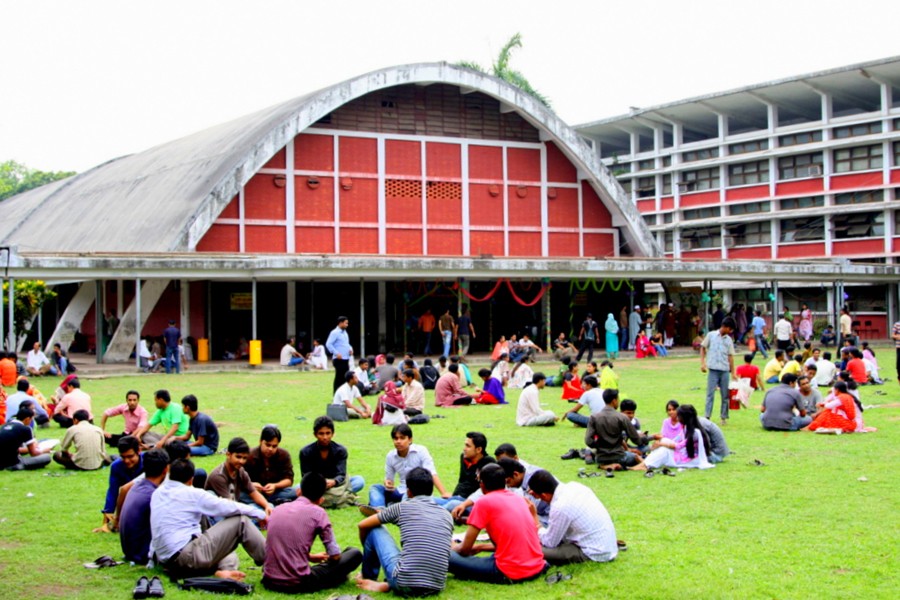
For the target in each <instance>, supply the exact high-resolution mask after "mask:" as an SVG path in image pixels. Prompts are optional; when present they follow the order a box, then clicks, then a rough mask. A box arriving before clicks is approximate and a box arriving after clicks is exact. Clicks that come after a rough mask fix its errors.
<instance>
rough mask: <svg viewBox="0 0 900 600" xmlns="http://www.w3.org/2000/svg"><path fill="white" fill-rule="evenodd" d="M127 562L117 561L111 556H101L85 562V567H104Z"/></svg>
mask: <svg viewBox="0 0 900 600" xmlns="http://www.w3.org/2000/svg"><path fill="white" fill-rule="evenodd" d="M122 564H125V563H123V562H120V561H117V560H115V559H114V558H112V557H111V556H105V555H104V556H101V557H99V558H96V559H95V560H94V561H93V562H89V563H84V568H85V569H103V568H106V567H118V566H119V565H122Z"/></svg>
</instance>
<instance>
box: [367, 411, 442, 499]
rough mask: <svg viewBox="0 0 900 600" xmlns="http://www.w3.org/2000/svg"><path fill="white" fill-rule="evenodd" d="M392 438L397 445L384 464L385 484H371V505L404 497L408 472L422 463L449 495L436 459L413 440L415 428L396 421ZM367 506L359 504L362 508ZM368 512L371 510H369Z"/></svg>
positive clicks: (436, 482)
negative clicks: (436, 464) (436, 467)
mask: <svg viewBox="0 0 900 600" xmlns="http://www.w3.org/2000/svg"><path fill="white" fill-rule="evenodd" d="M391 439H392V440H393V441H394V449H393V450H391V451H390V452H388V454H387V457H386V459H385V465H384V484H383V485H382V484H375V485H372V486H370V487H369V505H370V507H375V508H379V507H383V506H387V505H388V504H393V503H394V502H400V501H401V500H403V496H404V495H405V494H406V476H407V474H408V473H409V472H410V471H412V470H413V469H414V468H415V467H423V468H424V469H425V470H427V471H428V472H429V473H431V478H432V480H433V481H434V487H436V488H437V490H438V492H439V493H440V494H441V497H442V498H450V492H448V491H447V490H446V489H445V488H444V484H443V483H441V479H440V477H438V474H437V469H435V466H434V460H433V459H432V458H431V454H430V453H429V452H428V448H426V447H425V446H420V445H419V444H413V443H412V439H413V432H412V428H410V426H409V425H407V424H405V423H404V424H401V425H394V427H393V428H392V429H391ZM367 508H368V507H360V510H363V509H367ZM365 512H371V511H369V510H366V511H365Z"/></svg>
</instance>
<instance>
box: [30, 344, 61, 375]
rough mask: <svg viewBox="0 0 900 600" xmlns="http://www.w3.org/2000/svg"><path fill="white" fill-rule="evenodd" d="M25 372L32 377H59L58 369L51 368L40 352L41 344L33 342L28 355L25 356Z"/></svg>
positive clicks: (41, 351)
mask: <svg viewBox="0 0 900 600" xmlns="http://www.w3.org/2000/svg"><path fill="white" fill-rule="evenodd" d="M25 364H26V367H25V371H26V372H27V373H28V374H29V375H31V376H32V377H40V376H41V375H48V374H49V375H59V369H57V368H56V367H55V366H53V363H51V362H50V359H49V358H47V355H46V354H44V352H43V350H41V343H40V342H35V343H34V346H33V347H32V349H31V350H29V351H28V354H26V355H25Z"/></svg>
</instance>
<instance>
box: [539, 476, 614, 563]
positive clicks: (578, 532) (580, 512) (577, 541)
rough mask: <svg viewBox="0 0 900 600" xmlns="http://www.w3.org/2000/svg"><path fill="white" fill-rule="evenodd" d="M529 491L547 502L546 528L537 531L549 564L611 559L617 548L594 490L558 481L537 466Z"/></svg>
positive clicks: (609, 522)
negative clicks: (548, 506) (548, 509)
mask: <svg viewBox="0 0 900 600" xmlns="http://www.w3.org/2000/svg"><path fill="white" fill-rule="evenodd" d="M528 485H529V490H530V491H529V493H530V494H531V495H532V496H534V497H535V498H538V499H539V500H541V501H543V502H546V503H547V504H549V505H550V516H549V519H548V521H547V529H546V530H544V531H542V532H541V533H540V542H541V550H542V552H543V554H544V560H546V561H547V562H548V563H550V564H551V565H565V564H570V563H581V562H587V561H593V562H600V563H602V562H610V561H612V560H614V559H615V558H616V556H617V555H618V553H619V548H618V545H617V543H616V529H615V526H613V522H612V519H611V518H610V516H609V512H608V511H607V510H606V507H605V506H603V503H602V502H600V500H599V499H598V498H597V496H596V495H595V494H594V492H593V491H591V489H590V488H588V487H587V486H584V485H582V484H580V483H575V482H570V483H560V482H558V481H557V480H556V478H555V477H553V475H551V474H550V473H549V472H547V471H544V470H540V471H537V472H536V473H534V474H533V475H532V476H531V478H530V480H529V484H528Z"/></svg>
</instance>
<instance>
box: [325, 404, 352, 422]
mask: <svg viewBox="0 0 900 600" xmlns="http://www.w3.org/2000/svg"><path fill="white" fill-rule="evenodd" d="M325 414H326V415H328V418H329V419H331V420H332V421H349V420H350V415H349V414H347V405H345V404H329V405H328V406H326V407H325Z"/></svg>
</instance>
